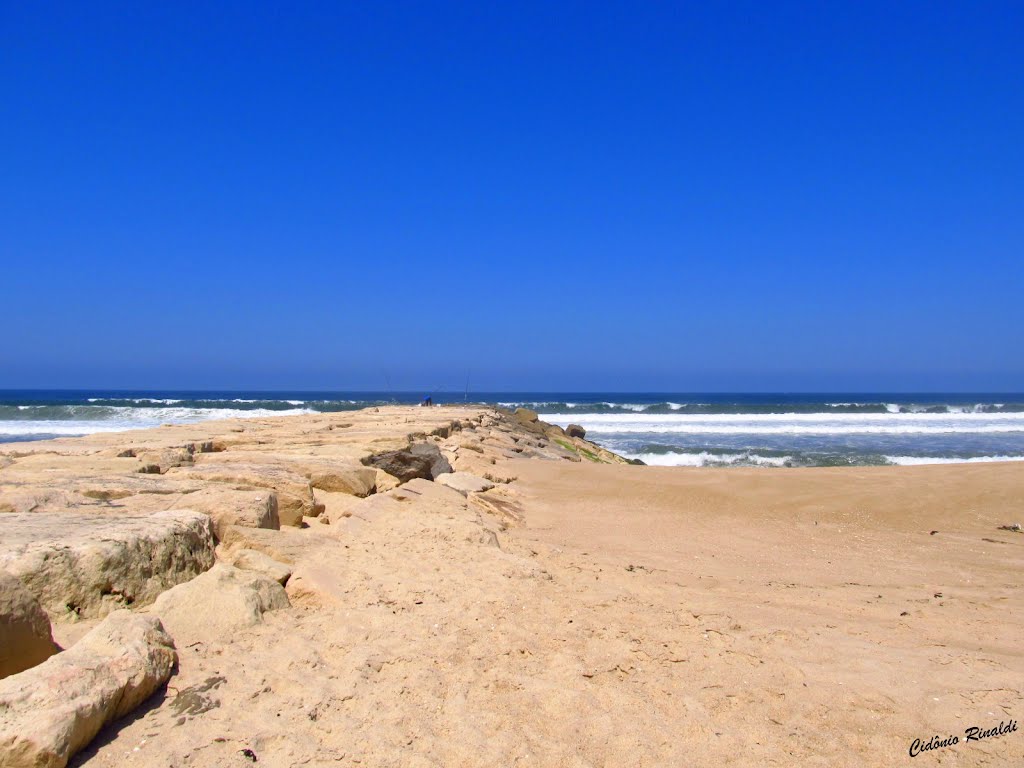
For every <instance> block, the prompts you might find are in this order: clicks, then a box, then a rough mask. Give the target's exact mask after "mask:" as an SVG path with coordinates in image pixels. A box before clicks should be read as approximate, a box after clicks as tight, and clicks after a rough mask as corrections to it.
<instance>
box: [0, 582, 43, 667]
mask: <svg viewBox="0 0 1024 768" xmlns="http://www.w3.org/2000/svg"><path fill="white" fill-rule="evenodd" d="M56 652H57V645H56V644H55V643H54V642H53V634H52V632H51V630H50V619H49V617H48V616H47V615H46V611H44V610H43V607H42V606H41V605H39V601H38V600H36V599H35V598H34V597H33V596H32V593H31V592H29V591H28V590H27V589H25V586H24V585H23V584H22V583H21V581H19V580H18V579H16V578H15V577H13V576H11V575H10V574H7V573H3V572H0V678H4V677H7V676H8V675H13V674H15V673H17V672H21V671H22V670H25V669H28V668H30V667H34V666H35V665H36V664H39V663H41V662H44V661H46V660H47V659H48V658H50V657H51V656H52V655H53V654H55V653H56Z"/></svg>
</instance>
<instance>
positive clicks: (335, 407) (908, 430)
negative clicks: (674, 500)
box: [0, 390, 1024, 466]
mask: <svg viewBox="0 0 1024 768" xmlns="http://www.w3.org/2000/svg"><path fill="white" fill-rule="evenodd" d="M427 394H429V395H431V396H432V398H433V401H434V403H435V404H445V403H463V402H484V403H496V404H502V405H506V406H509V407H515V406H525V407H529V408H533V409H535V410H537V411H539V412H540V413H541V414H542V415H543V417H544V418H545V420H547V421H551V422H553V423H556V424H560V425H562V426H565V425H567V424H569V423H575V424H580V425H581V426H583V427H584V428H586V429H587V432H588V435H587V436H588V437H589V438H590V439H593V440H594V441H595V442H598V443H600V444H602V445H605V446H606V447H608V448H610V449H612V450H614V451H617V452H619V453H622V454H624V455H627V456H630V457H634V458H640V459H642V460H644V461H646V462H647V463H655V464H678V465H690V466H700V465H759V466H816V465H829V466H831V465H848V464H893V463H895V464H913V463H935V462H950V461H992V460H1005V459H1024V394H1021V393H1017V394H1007V393H884V392H882V393H878V392H876V393H863V392H862V393H800V394H786V393H682V394H681V393H665V392H651V393H610V392H602V393H593V392H589V393H588V392H555V393H536V392H472V393H445V392H430V393H427V392H247V391H234V392H210V391H102V390H6V391H0V441H16V440H34V439H43V438H48V437H57V436H69V435H84V434H89V433H91V432H98V431H117V430H124V429H138V428H144V427H152V426H157V425H159V424H165V423H172V422H173V423H187V422H196V421H202V420H205V419H216V418H225V417H238V416H243V417H244V416H269V415H286V414H299V413H310V412H324V411H344V410H352V409H357V408H363V407H367V406H370V405H384V404H388V403H402V404H417V403H419V402H420V401H421V400H422V398H423V397H424V396H425V395H427Z"/></svg>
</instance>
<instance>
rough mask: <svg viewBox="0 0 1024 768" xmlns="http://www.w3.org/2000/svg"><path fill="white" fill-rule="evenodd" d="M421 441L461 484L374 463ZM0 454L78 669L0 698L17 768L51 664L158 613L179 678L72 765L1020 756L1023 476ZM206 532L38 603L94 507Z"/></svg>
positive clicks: (472, 443) (522, 455) (438, 429)
mask: <svg viewBox="0 0 1024 768" xmlns="http://www.w3.org/2000/svg"><path fill="white" fill-rule="evenodd" d="M424 444H428V445H429V446H436V454H437V455H439V456H440V457H441V458H442V459H443V460H445V461H446V462H448V463H449V464H450V466H449V469H451V470H454V473H452V472H449V471H444V472H440V473H437V474H436V476H435V475H432V474H431V473H433V472H435V471H436V470H437V465H436V462H435V459H434V458H430V459H429V460H428V462H427V464H425V465H423V466H425V467H426V469H425V470H423V471H424V472H426V474H427V476H426V477H424V476H422V474H423V473H422V472H421V476H418V477H415V478H408V479H405V480H401V479H399V478H397V477H395V476H393V475H389V474H388V472H387V471H386V470H381V469H380V467H381V466H385V467H387V468H388V469H390V470H392V471H400V470H397V469H395V466H396V465H395V464H394V463H391V464H383V463H381V462H382V461H384V460H383V459H380V457H381V456H383V455H385V454H387V453H388V452H397V453H398V454H401V455H402V456H408V455H411V454H408V453H407V452H408V451H409V450H410V449H411V447H412V446H416V445H424ZM187 446H192V448H191V452H189V450H187V449H186V448H185V447H187ZM206 449H209V450H206ZM176 450H177V451H178V453H175V451H176ZM183 450H184V451H185V454H187V455H185V454H182V453H181V451H183ZM424 450H425V449H424ZM431 450H433V448H431ZM403 452H406V453H403ZM128 453H130V454H131V455H128ZM0 454H3V457H2V458H0V466H2V468H0V508H2V509H3V514H2V516H0V520H4V521H5V531H7V532H8V533H9V535H8V536H7V537H6V540H5V542H4V549H3V551H2V552H0V565H2V566H3V567H4V568H5V569H6V570H7V571H8V572H15V575H16V576H18V577H19V578H20V579H21V581H22V583H24V584H27V585H29V589H30V591H32V590H35V591H36V593H35V594H34V595H33V596H34V597H35V598H36V599H37V600H38V602H39V603H40V605H41V606H42V607H43V608H44V609H45V611H46V614H47V616H48V619H49V621H50V623H51V625H52V631H53V637H54V639H55V640H56V642H57V643H58V644H59V646H60V647H61V648H63V649H64V650H63V651H62V652H60V653H56V654H55V655H53V656H51V657H50V658H49V659H48V660H47V661H45V662H43V663H42V664H38V665H36V666H33V667H30V668H29V669H26V670H24V671H22V672H19V673H17V674H13V675H10V676H9V677H7V678H5V679H4V680H3V681H0V755H3V756H5V759H6V760H7V762H4V764H5V765H7V764H10V765H35V764H40V765H41V764H46V765H60V764H64V763H63V762H61V759H60V757H59V756H58V757H56V758H53V759H52V760H51V762H46V763H44V762H37V763H32V762H28V761H29V760H30V759H36V758H35V757H31V755H32V754H42V753H43V752H45V749H43V748H42V747H39V745H41V744H44V742H46V739H47V738H50V739H51V741H50V742H49V743H51V744H52V743H55V742H54V741H53V738H54V737H53V732H54V731H55V730H59V729H56V726H55V725H54V724H59V723H60V722H67V720H68V718H71V719H75V718H78V720H75V722H79V721H80V720H81V717H82V715H81V712H80V711H78V710H75V711H71V710H69V708H68V707H67V706H63V708H62V707H61V706H58V702H55V701H48V700H47V699H46V697H45V695H42V694H40V697H39V698H36V699H32V698H31V697H28V698H26V694H25V691H26V690H27V687H32V686H34V687H35V688H37V689H40V690H42V689H45V688H51V689H53V690H55V691H59V690H60V686H61V685H63V683H62V682H61V681H62V680H63V679H64V678H62V677H61V674H64V673H65V672H66V669H65V670H64V672H61V670H57V669H56V667H55V665H56V664H57V662H58V660H60V659H61V658H62V657H66V658H68V659H73V658H74V657H73V654H74V652H75V649H76V647H77V646H78V645H79V644H85V643H88V642H92V641H89V640H88V638H90V637H92V636H93V635H90V632H93V633H95V632H102V631H109V630H105V629H104V627H105V626H106V623H107V622H109V621H111V620H112V617H113V618H114V619H117V617H119V616H125V615H127V617H128V618H129V619H138V618H140V617H142V618H145V619H146V620H155V619H159V620H160V621H161V622H162V627H163V629H164V630H166V633H167V635H168V636H169V637H170V639H171V640H172V641H173V645H174V651H173V652H174V653H175V654H176V657H175V664H174V665H173V669H172V670H170V671H169V672H168V673H167V675H166V677H165V679H164V680H158V679H157V678H156V677H154V679H153V681H152V686H151V687H152V695H150V696H148V697H147V698H146V699H145V701H144V702H143V703H142V704H141V705H140V706H139V707H138V708H137V709H134V711H132V712H130V713H126V716H125V717H122V718H120V719H117V718H115V719H114V721H113V722H112V723H110V724H108V725H107V726H106V727H105V728H104V729H103V730H102V731H100V732H99V734H98V735H97V736H96V737H95V739H93V740H91V743H88V741H89V740H87V743H88V745H87V746H86V745H82V746H84V749H83V750H82V751H80V752H78V753H77V755H74V756H71V757H70V760H71V762H70V764H72V765H78V766H89V767H90V768H97V767H103V766H111V767H112V766H134V765H137V766H197V767H198V766H203V767H206V766H209V767H210V768H212V767H213V766H229V765H238V766H243V765H250V764H252V763H253V762H256V761H258V763H259V764H261V765H269V766H293V765H309V766H328V765H331V766H334V765H367V766H369V765H372V766H377V765H382V766H383V765H388V766H442V765H443V766H450V765H465V766H470V765H472V766H480V765H493V766H511V765H524V766H525V765H543V766H620V765H623V766H663V765H709V766H710V765H736V766H756V765H779V766H790V765H822V766H825V765H829V766H832V765H843V766H845V765H849V766H862V765H869V766H890V765H901V764H908V763H909V764H914V760H915V759H916V762H918V763H927V764H940V765H988V766H993V765H1017V764H1020V762H1021V760H1022V759H1024V735H1022V732H1021V731H1013V730H1010V731H1009V732H1005V733H1002V734H999V735H997V734H995V733H993V734H991V735H988V736H987V737H984V738H977V739H973V740H971V741H967V740H966V739H965V733H964V732H965V729H968V728H971V727H977V728H979V729H980V731H979V732H983V731H989V730H991V729H997V730H998V729H999V727H1000V723H1002V724H1003V730H1004V731H1005V730H1007V729H1009V728H1010V724H1011V723H1013V724H1014V725H1015V724H1016V723H1017V722H1019V721H1020V719H1021V715H1022V714H1024V701H1022V699H1024V694H1022V689H1024V658H1022V657H1024V643H1022V642H1021V637H1024V597H1022V573H1024V570H1022V565H1024V534H1021V533H1018V532H1015V531H1011V530H1004V529H1001V526H1007V525H1011V524H1013V523H1018V522H1024V519H1022V518H1024V466H1022V465H1020V464H1000V463H991V464H985V465H944V466H923V467H859V468H840V469H832V468H828V469H826V468H810V469H761V468H728V469H687V468H668V467H644V466H632V465H626V464H622V463H620V462H618V461H617V459H616V457H614V456H613V455H611V454H607V452H603V451H601V449H600V448H598V447H597V446H594V445H593V444H590V443H587V442H586V441H585V440H582V439H579V438H569V437H568V436H566V435H565V434H564V432H562V431H561V430H560V429H558V428H557V427H550V426H547V425H544V424H543V423H542V422H536V421H533V420H532V419H531V417H530V415H529V414H521V415H520V416H519V417H516V416H513V415H511V414H509V413H507V412H499V411H495V410H493V409H474V408H433V409H418V408H395V409H385V408H382V409H380V410H379V411H377V410H374V411H360V412H356V413H346V414H323V415H317V416H302V417H288V418H280V419H265V420H263V419H261V420H253V421H249V422H246V423H242V422H240V421H236V420H226V421H223V422H216V423H214V422H208V423H204V424H198V425H192V426H179V427H165V428H160V429H157V430H143V431H138V432H133V433H112V434H106V435H94V436H91V437H89V438H83V439H81V440H61V441H50V442H37V443H25V444H18V445H13V444H12V445H9V446H4V447H3V450H0ZM434 455H435V454H434V453H432V454H431V457H434ZM388 460H389V461H392V462H394V461H397V459H394V458H393V457H392V459H388ZM402 460H403V461H404V459H402ZM373 461H377V462H378V464H377V465H375V464H374V463H373ZM430 462H435V463H434V464H433V465H431V464H430ZM408 466H412V465H411V464H408ZM416 466H419V465H416ZM360 468H362V469H360ZM342 470H344V471H342ZM363 470H365V471H363ZM382 471H383V472H384V474H383V475H382V474H381V472H382ZM417 471H419V470H417ZM332 473H333V474H332ZM295 475H299V476H300V481H299V482H298V483H297V485H298V486H301V487H306V488H308V489H309V494H310V496H309V498H308V499H304V498H300V497H302V493H303V491H302V490H301V488H300V490H299V491H296V489H295V486H296V481H295V477H294V476H295ZM445 475H448V477H445ZM260 477H263V478H264V479H266V482H265V483H264V484H263V485H257V483H260V482H263V481H261V480H260V479H259V478H260ZM389 477H390V478H391V480H388V478H389ZM442 478H444V479H442ZM453 478H454V479H453ZM357 481H359V482H363V485H359V482H357ZM147 483H151V484H152V485H151V486H146V489H145V490H143V486H145V485H146V484H147ZM305 483H308V484H307V485H304V484H305ZM371 487H372V490H371ZM211 489H212V490H211ZM254 489H255V490H257V491H258V493H259V496H258V498H260V499H261V500H262V499H263V498H264V496H265V495H266V493H268V492H270V491H273V493H274V494H276V495H277V496H279V497H280V498H279V499H278V500H276V501H275V504H277V505H278V506H279V509H277V510H276V514H277V523H278V525H277V527H276V528H275V527H274V525H273V524H271V523H270V522H268V520H267V519H265V518H260V520H257V521H255V522H254V518H253V516H252V515H249V512H247V510H249V511H251V508H252V503H253V499H254V498H256V497H253V496H252V494H253V492H254ZM260 489H262V490H260ZM214 492H215V493H216V494H220V495H215V496H210V494H211V493H214ZM204 494H205V496H204ZM223 494H228V495H223ZM232 494H243V495H244V494H249V495H248V496H244V498H243V496H237V497H236V496H234V495H232ZM204 498H205V499H206V500H207V502H209V503H207V502H203V503H200V501H201V500H202V499H204ZM211 498H212V499H213V501H210V499H211ZM289 499H293V500H294V499H298V500H297V501H294V504H291V503H290V502H289V501H288V500H289ZM87 500H88V501H87ZM192 502H195V503H192ZM87 503H89V504H97V505H98V506H97V507H95V508H89V509H87V508H86V507H85V506H84V505H85V504H87ZM261 503H262V501H261ZM203 504H206V506H203ZM303 504H307V506H305V507H304V506H303ZM211 505H212V506H211ZM240 505H241V506H240ZM190 507H191V508H194V509H200V508H201V510H204V511H203V512H202V514H201V515H200V517H201V519H203V520H207V519H208V520H209V521H210V522H209V524H208V525H209V526H210V528H209V533H208V536H209V543H208V546H209V558H208V561H207V560H204V559H203V558H204V557H206V555H204V554H202V553H201V552H200V550H201V549H202V546H199V545H194V546H193V545H190V546H191V547H192V548H191V550H190V551H191V552H193V560H190V561H188V563H187V564H186V560H187V558H185V559H181V558H179V560H176V561H175V562H177V563H178V564H179V565H180V568H179V572H176V573H177V575H175V576H174V577H173V578H172V577H171V576H170V575H168V574H164V576H165V577H166V578H167V581H166V583H161V584H160V585H159V586H156V587H154V586H153V581H154V579H156V578H157V575H156V574H152V575H151V577H150V578H149V580H148V581H147V583H146V585H135V587H133V588H134V589H137V593H138V596H137V597H135V596H133V597H132V598H131V599H128V598H127V597H126V595H127V591H128V588H127V587H119V586H118V585H111V584H107V585H106V586H105V587H104V589H105V592H104V589H101V590H100V592H102V593H103V594H100V595H99V596H98V597H96V598H95V599H93V598H92V597H90V595H89V594H85V593H83V594H82V595H80V596H78V597H76V600H77V601H78V602H77V603H76V611H71V610H70V609H68V610H64V608H65V606H66V605H67V602H66V601H65V602H64V603H61V600H63V598H60V599H53V596H52V595H51V594H50V593H49V592H48V591H47V590H46V589H43V588H41V587H38V586H37V585H38V584H39V582H38V581H37V580H35V579H34V577H33V573H34V572H33V571H32V570H31V569H32V568H40V567H41V566H39V565H38V563H39V562H40V561H39V558H36V559H35V560H31V558H29V559H26V557H27V555H26V552H27V551H28V550H27V549H26V546H27V545H24V544H18V543H17V541H18V540H17V536H16V535H11V532H15V533H16V531H17V527H18V526H19V525H20V526H30V525H34V526H36V528H33V529H32V530H39V526H40V525H43V523H41V522H40V521H47V520H48V521H51V523H55V522H56V521H60V520H65V519H66V520H68V521H74V520H76V518H73V517H68V516H69V515H76V514H77V515H82V514H84V513H85V512H88V515H89V516H90V517H89V520H93V518H96V517H101V518H102V520H103V521H104V525H105V526H107V527H105V528H103V529H102V530H103V531H106V532H107V533H102V534H97V535H98V536H100V538H102V537H104V536H109V535H110V534H109V531H110V530H112V528H116V526H117V525H118V522H119V521H122V520H125V521H126V520H128V519H129V518H130V519H131V520H132V521H134V522H133V523H132V524H133V525H137V526H142V525H143V523H142V522H139V520H150V519H151V518H152V517H153V516H157V519H158V520H159V521H165V519H166V515H168V514H171V512H172V510H178V509H180V510H188V509H189V508H190ZM228 507H230V510H229V511H230V514H228V515H226V516H225V513H224V509H225V508H228ZM295 509H297V510H298V511H299V514H298V516H297V517H295V516H291V517H288V515H289V514H291V513H290V512H289V511H288V510H292V511H294V510H295ZM211 510H212V511H211ZM182 514H185V513H182ZM189 514H196V513H195V512H191V513H189ZM62 515H63V516H64V517H62ZM161 515H163V516H164V517H160V516H161ZM247 515H248V517H247ZM286 518H287V520H288V521H290V524H289V522H288V521H286ZM182 519H183V520H185V518H182ZM83 520H84V518H83ZM188 520H191V518H188ZM188 520H185V522H188ZM93 522H94V521H93ZM185 522H181V521H178V523H176V524H179V525H185ZM82 524H83V525H85V522H83V523H82ZM89 524H90V525H91V524H93V523H92V522H90V523H89ZM147 524H148V523H147ZM161 524H163V523H162V522H161ZM189 524H190V525H191V523H189ZM154 525H155V523H154ZM25 530H28V528H26V529H25ZM83 530H84V529H83ZM153 530H156V529H155V528H154V529H153ZM161 530H162V529H161ZM175 530H178V531H179V533H174V534H171V535H172V537H173V536H177V537H180V536H182V535H184V534H182V533H180V531H182V530H185V528H179V529H175ZM161 535H162V534H161ZM155 536H156V534H153V535H152V536H150V539H154V537H155ZM43 538H45V536H43ZM62 538H66V532H63V533H62V535H61V536H56V535H54V540H59V539H62ZM154 540H155V539H154ZM86 544H88V542H86V543H84V544H82V545H81V546H86ZM77 546H79V544H76V543H74V542H72V543H67V542H65V543H63V544H61V545H60V547H63V548H64V549H63V550H62V551H66V550H69V549H70V550H74V548H75V547H77ZM55 547H57V545H55ZM60 547H57V548H58V549H59V548H60ZM179 549H180V548H179ZM54 551H56V549H55V550H54ZM83 551H84V550H83ZM197 553H198V554H197ZM147 557H148V555H147ZM44 559H45V558H44ZM51 559H52V558H51ZM30 560H31V563H34V565H33V564H27V563H29V561H30ZM69 562H70V561H69ZM74 562H76V563H78V564H79V565H77V566H76V567H79V568H80V569H81V570H80V574H88V573H90V572H89V571H88V570H87V569H86V566H85V565H81V563H83V562H85V558H84V556H83V558H81V559H79V560H77V561H74ZM90 562H91V561H90ZM148 562H155V561H154V560H152V559H151V560H149V561H148ZM168 562H170V560H168ZM214 563H216V565H214ZM211 566H213V568H212V570H211ZM176 567H177V566H176ZM188 568H192V569H193V570H194V573H189V572H186V571H187V570H188ZM80 580H81V579H80ZM204 580H205V581H204ZM50 581H51V583H52V582H53V579H52V577H51V579H50ZM85 581H87V579H85ZM171 582H174V583H171ZM282 582H283V586H279V585H281V583H282ZM195 585H201V586H200V587H199V588H195ZM145 590H149V591H148V592H147V591H145ZM76 594H77V593H76ZM144 595H145V596H144ZM253 595H258V596H259V598H258V599H256V598H253ZM236 598H237V599H236ZM246 601H248V602H246ZM254 601H255V602H254ZM236 604H245V605H247V606H249V608H248V609H247V610H246V611H240V610H239V609H238V608H237V605H236ZM253 605H257V608H255V609H253V608H252V606H253ZM236 618H237V620H236ZM147 631H149V632H150V634H149V635H147V637H151V636H152V630H151V628H150V630H147ZM147 642H150V641H147ZM157 644H158V645H159V643H157ZM83 647H84V646H83ZM151 658H152V654H151ZM68 663H70V662H68ZM76 663H77V662H76ZM117 663H122V662H117ZM124 663H127V662H124ZM33 675H34V676H35V677H32V676H33ZM79 696H80V698H81V697H85V696H87V694H86V693H81V694H79ZM83 700H84V699H83ZM19 702H21V703H22V704H25V703H26V702H32V703H33V706H35V707H36V710H35V712H33V713H26V712H24V711H21V710H19V709H18V707H19ZM94 704H95V702H94ZM47 707H49V709H47ZM72 709H73V708H72ZM94 709H95V706H94ZM61 718H64V720H63V721H61ZM39 723H42V724H43V725H38V724H39ZM47 723H49V724H50V725H46V724H47ZM33 724H37V725H33ZM51 726H53V727H51ZM33 729H36V731H38V732H36V731H34V730H33ZM954 735H956V736H958V743H956V744H949V745H948V746H944V747H941V748H937V749H931V750H923V751H922V754H920V755H919V756H917V757H916V758H912V757H911V755H910V752H911V751H912V747H913V745H914V742H915V740H919V743H918V751H921V747H922V746H924V745H925V744H927V742H928V741H929V740H930V739H933V737H938V739H941V740H948V739H949V738H950V737H951V736H954ZM90 738H91V737H90ZM33 739H34V740H35V741H32V740H33ZM29 742H31V743H29ZM933 743H934V740H933ZM26 745H27V746H26ZM33 745H35V747H39V750H37V752H36V753H33V749H35V747H33ZM44 746H45V745H44ZM4 750H6V751H4ZM40 750H41V751H40ZM40 759H41V758H40ZM47 759H50V758H47ZM18 760H22V761H23V762H17V761H18ZM0 762H3V760H0Z"/></svg>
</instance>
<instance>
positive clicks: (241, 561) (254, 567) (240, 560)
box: [230, 549, 292, 587]
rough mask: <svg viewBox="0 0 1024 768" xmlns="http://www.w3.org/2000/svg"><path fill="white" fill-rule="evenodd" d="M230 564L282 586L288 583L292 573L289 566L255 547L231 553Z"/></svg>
mask: <svg viewBox="0 0 1024 768" xmlns="http://www.w3.org/2000/svg"><path fill="white" fill-rule="evenodd" d="M230 559H231V564H232V565H234V566H235V568H240V569H241V570H243V571H255V572H256V573H259V574H262V575H263V576H267V577H269V578H271V579H273V580H274V581H276V582H277V583H278V584H280V585H281V586H282V587H283V586H284V585H285V584H287V583H288V579H289V578H290V577H291V575H292V569H291V567H290V566H288V565H285V564H284V563H282V562H279V561H277V560H275V559H274V558H272V557H270V556H269V555H266V554H264V553H263V552H257V551H256V550H255V549H240V550H238V551H236V552H234V553H233V554H232V555H231V558H230Z"/></svg>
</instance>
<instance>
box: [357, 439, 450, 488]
mask: <svg viewBox="0 0 1024 768" xmlns="http://www.w3.org/2000/svg"><path fill="white" fill-rule="evenodd" d="M363 464H365V465H366V466H368V467H376V468H377V469H382V470H384V471H385V472H387V473H388V474H389V475H392V476H393V477H396V478H398V480H399V481H401V482H403V483H405V482H408V481H409V480H413V479H415V478H422V479H424V480H436V479H437V478H438V477H440V476H441V475H443V474H445V473H447V472H451V471H452V465H451V464H449V463H448V459H446V458H445V457H444V454H442V453H441V450H440V449H439V448H438V447H437V446H436V445H435V444H434V443H415V444H413V445H410V446H409V447H408V448H403V449H402V450H398V451H386V452H385V453H378V454H375V455H373V456H367V457H366V458H364V459H363Z"/></svg>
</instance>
